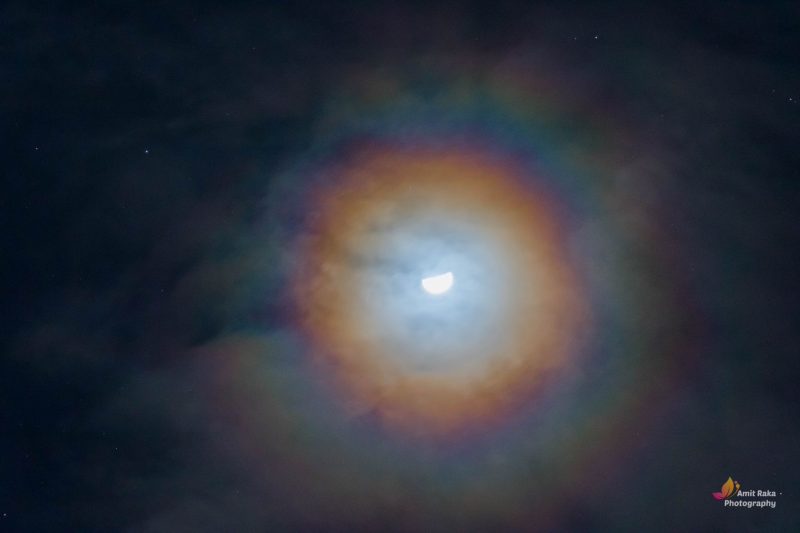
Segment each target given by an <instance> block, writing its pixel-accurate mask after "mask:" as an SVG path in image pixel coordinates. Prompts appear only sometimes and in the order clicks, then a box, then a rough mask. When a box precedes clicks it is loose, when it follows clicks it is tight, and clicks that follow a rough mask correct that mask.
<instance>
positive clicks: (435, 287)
mask: <svg viewBox="0 0 800 533" xmlns="http://www.w3.org/2000/svg"><path fill="white" fill-rule="evenodd" d="M452 286H453V273H452V272H446V273H444V274H439V275H438V276H430V277H428V278H422V288H423V289H425V292H427V293H429V294H434V295H438V294H444V293H445V292H447V291H449V290H450V287H452Z"/></svg>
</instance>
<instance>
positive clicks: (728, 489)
mask: <svg viewBox="0 0 800 533" xmlns="http://www.w3.org/2000/svg"><path fill="white" fill-rule="evenodd" d="M739 487H741V485H739V482H738V481H734V480H733V478H732V477H728V481H726V482H725V483H723V484H722V488H721V489H720V492H712V493H711V495H712V496H713V497H715V498H716V499H718V500H726V499H728V498H730V497H731V496H735V495H736V493H738V492H739Z"/></svg>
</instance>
